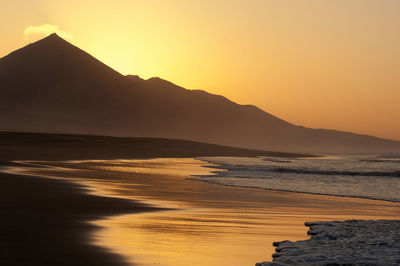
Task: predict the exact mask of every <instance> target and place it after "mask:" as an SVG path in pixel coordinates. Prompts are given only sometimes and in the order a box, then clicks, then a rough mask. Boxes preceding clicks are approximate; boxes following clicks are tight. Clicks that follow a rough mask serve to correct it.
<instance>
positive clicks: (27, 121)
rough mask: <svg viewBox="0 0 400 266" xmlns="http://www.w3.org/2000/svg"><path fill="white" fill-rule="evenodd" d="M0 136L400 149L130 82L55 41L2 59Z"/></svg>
mask: <svg viewBox="0 0 400 266" xmlns="http://www.w3.org/2000/svg"><path fill="white" fill-rule="evenodd" d="M0 121H1V122H2V123H1V125H0V130H3V131H4V130H8V131H34V132H43V133H46V132H47V133H72V134H94V135H109V136H119V137H161V138H173V139H187V140H193V141H201V142H207V143H216V144H221V145H230V146H237V147H244V148H252V149H268V150H279V151H286V152H386V151H389V152H396V151H400V142H398V141H394V140H386V139H382V138H378V137H373V136H368V135H362V134H354V133H350V132H342V131H336V130H329V129H310V128H305V127H302V126H296V125H293V124H291V123H289V122H287V121H284V120H282V119H280V118H278V117H276V116H274V115H272V114H270V113H268V112H265V111H263V110H261V109H260V108H258V107H256V106H254V105H240V104H237V103H235V102H233V101H231V100H229V99H227V98H226V97H224V96H221V95H215V94H210V93H208V92H206V91H202V90H188V89H185V88H183V87H180V86H178V85H175V84H173V83H172V82H169V81H166V80H164V79H161V78H158V77H153V78H150V79H148V80H144V79H142V78H140V77H139V76H135V75H127V76H124V75H122V74H120V73H119V72H117V71H115V70H114V69H112V68H110V67H109V66H107V65H105V64H104V63H102V62H101V61H99V60H97V59H96V58H94V57H93V56H91V55H90V54H88V53H87V52H85V51H83V50H81V49H80V48H78V47H76V46H74V45H72V44H70V43H69V42H67V41H65V40H63V39H62V38H60V37H59V36H57V35H56V34H52V35H50V36H48V37H46V38H44V39H42V40H39V41H37V42H34V43H31V44H29V45H27V46H25V47H23V48H20V49H18V50H16V51H14V52H12V53H10V54H8V55H6V56H5V57H3V58H0Z"/></svg>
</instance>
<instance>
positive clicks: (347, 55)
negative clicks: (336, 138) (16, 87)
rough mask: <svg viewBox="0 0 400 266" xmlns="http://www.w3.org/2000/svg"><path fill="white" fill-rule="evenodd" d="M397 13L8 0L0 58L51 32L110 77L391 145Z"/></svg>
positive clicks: (386, 1) (368, 7)
mask: <svg viewBox="0 0 400 266" xmlns="http://www.w3.org/2000/svg"><path fill="white" fill-rule="evenodd" d="M399 12H400V1H395V0H354V1H341V0H339V1H331V0H329V1H316V0H314V1H313V0H302V1H289V0H281V1H272V0H271V1H267V0H265V1H264V0H252V1H248V0H238V1H228V0H221V1H211V0H204V1H183V0H171V1H163V0H151V1H124V0H115V1H105V0H97V1H77V0H70V1H50V0H32V1H31V0H30V1H27V0H24V1H8V2H4V3H2V8H1V10H0V17H1V19H0V21H1V22H2V25H3V27H1V28H0V33H1V35H2V36H3V38H2V39H1V45H0V57H2V56H5V55H6V54H8V53H10V52H12V51H13V50H15V49H16V47H22V46H24V45H26V44H27V43H29V42H33V41H36V40H38V39H40V38H42V37H44V35H46V34H49V33H51V32H50V31H56V32H57V33H59V35H60V36H61V37H63V38H66V39H67V40H68V41H70V42H72V43H73V44H75V45H77V46H78V47H80V48H82V49H83V50H85V51H87V52H89V53H90V54H92V55H93V56H95V57H96V58H98V59H99V60H101V61H103V62H104V63H105V64H107V65H109V66H111V67H113V68H114V69H116V70H117V71H119V72H120V73H122V74H137V75H139V76H141V77H142V78H146V79H147V78H150V77H153V76H159V77H162V78H164V79H166V80H169V81H171V82H174V83H176V84H178V85H180V86H183V87H185V88H188V89H203V90H206V91H208V92H211V93H215V94H220V95H224V96H226V97H228V98H229V99H231V100H233V101H235V102H238V103H241V104H254V105H256V106H258V107H260V108H262V109H263V110H265V111H267V112H269V113H271V114H273V115H275V116H278V117H280V118H282V119H285V120H286V121H288V122H290V123H293V124H296V125H303V126H308V127H313V128H331V129H337V130H345V131H352V132H356V133H363V134H370V135H376V136H379V137H385V138H391V139H397V140H400V108H399V105H398V101H399V99H400V75H399V73H398V72H399V71H398V70H399V69H400V65H399V64H400V49H399V47H400V34H399V29H400V17H399V15H398V14H399ZM14 14H20V15H19V18H18V20H15V18H14ZM27 36H28V37H29V38H27Z"/></svg>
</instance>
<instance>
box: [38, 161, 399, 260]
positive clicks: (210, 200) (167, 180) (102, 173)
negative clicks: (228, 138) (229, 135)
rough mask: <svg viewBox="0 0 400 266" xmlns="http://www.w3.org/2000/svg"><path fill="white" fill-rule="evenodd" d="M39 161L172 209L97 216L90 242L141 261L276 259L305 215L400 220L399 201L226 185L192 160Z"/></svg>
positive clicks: (296, 236) (108, 190)
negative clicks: (201, 177)
mask: <svg viewBox="0 0 400 266" xmlns="http://www.w3.org/2000/svg"><path fill="white" fill-rule="evenodd" d="M45 164H47V165H51V166H55V167H67V168H70V169H71V168H72V169H74V170H73V171H71V170H68V171H60V169H55V170H52V169H51V168H47V169H45V170H43V169H42V170H41V169H39V168H37V169H36V170H35V171H34V172H36V173H38V174H41V175H48V176H57V177H60V178H68V179H69V180H75V181H77V182H80V183H82V184H85V185H89V186H91V187H92V189H93V191H94V193H98V194H100V195H103V196H114V197H121V198H126V199H135V200H139V201H141V202H144V203H148V204H151V205H153V206H156V207H166V208H170V210H165V211H159V212H146V213H142V214H126V215H119V216H113V217H108V218H106V219H100V220H97V221H94V222H93V223H92V224H94V225H96V226H100V228H101V229H100V230H97V231H95V232H94V233H93V234H92V236H93V242H92V244H94V245H97V246H99V247H107V248H108V249H109V250H111V251H112V252H113V253H115V254H121V255H122V256H123V257H124V258H125V260H126V261H127V262H128V263H131V264H135V265H151V264H159V265H220V264H227V265H254V264H255V263H256V262H260V261H268V260H271V259H272V258H271V255H272V253H273V252H274V248H273V247H272V242H274V241H282V240H285V239H290V240H292V241H295V240H301V239H307V238H308V237H307V236H306V231H307V228H306V227H305V226H304V222H305V221H324V220H325V221H326V220H345V219H399V217H400V205H399V204H397V203H391V202H384V201H375V200H366V199H356V198H345V197H333V196H319V195H309V194H303V193H290V192H281V191H272V190H257V189H247V188H235V187H226V186H220V185H215V184H209V183H205V182H200V181H192V180H188V176H189V175H190V174H202V173H203V174H204V173H206V172H207V171H209V170H210V169H207V168H203V167H201V166H204V165H206V163H204V162H201V161H198V160H194V159H190V158H189V159H154V160H139V161H138V160H136V161H129V160H126V161H114V162H110V161H103V162H102V161H97V162H96V161H92V162H64V163H63V162H50V163H45Z"/></svg>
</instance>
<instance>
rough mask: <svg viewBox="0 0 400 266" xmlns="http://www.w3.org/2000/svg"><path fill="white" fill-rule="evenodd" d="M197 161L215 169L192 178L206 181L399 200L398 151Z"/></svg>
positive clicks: (399, 155)
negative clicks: (375, 153) (396, 152)
mask: <svg viewBox="0 0 400 266" xmlns="http://www.w3.org/2000/svg"><path fill="white" fill-rule="evenodd" d="M197 159H200V160H202V161H206V162H209V163H211V164H213V165H211V166H207V167H211V168H214V169H215V170H213V171H212V173H213V175H207V176H196V177H195V178H194V179H196V180H201V181H205V182H210V183H216V184H220V185H226V186H236V187H248V188H259V189H273V190H282V191H291V192H303V193H312V194H321V195H332V196H345V197H358V198H368V199H376V200H386V201H393V202H400V154H391V155H355V154H351V155H348V154H347V155H327V156H321V157H310V158H277V157H255V158H254V157H253V158H251V157H200V158H197Z"/></svg>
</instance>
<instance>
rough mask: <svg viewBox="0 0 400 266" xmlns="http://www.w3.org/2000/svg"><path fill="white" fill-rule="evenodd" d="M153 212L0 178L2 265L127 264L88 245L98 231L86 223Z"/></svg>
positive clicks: (51, 185) (65, 187)
mask: <svg viewBox="0 0 400 266" xmlns="http://www.w3.org/2000/svg"><path fill="white" fill-rule="evenodd" d="M149 210H153V209H152V208H151V207H148V206H145V205H144V204H142V203H139V202H134V201H132V200H124V199H116V198H108V197H101V196H94V195H88V194H87V191H86V190H85V189H83V188H82V186H80V185H77V184H71V183H69V182H63V181H61V180H51V179H45V178H38V177H31V176H17V175H11V174H0V214H1V219H0V227H1V233H0V265H125V264H126V262H125V260H124V258H123V257H121V256H119V255H118V254H116V253H112V252H110V251H109V250H107V248H106V247H100V246H93V245H92V244H91V243H90V241H89V237H90V235H91V234H92V233H93V232H94V231H95V230H98V227H97V226H95V225H94V224H90V223H88V222H89V221H93V220H95V219H101V218H104V217H106V216H110V215H117V214H124V213H137V212H143V211H149Z"/></svg>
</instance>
